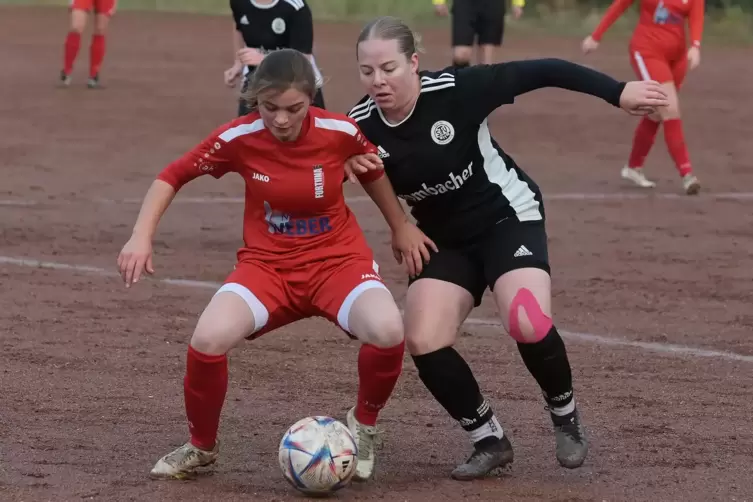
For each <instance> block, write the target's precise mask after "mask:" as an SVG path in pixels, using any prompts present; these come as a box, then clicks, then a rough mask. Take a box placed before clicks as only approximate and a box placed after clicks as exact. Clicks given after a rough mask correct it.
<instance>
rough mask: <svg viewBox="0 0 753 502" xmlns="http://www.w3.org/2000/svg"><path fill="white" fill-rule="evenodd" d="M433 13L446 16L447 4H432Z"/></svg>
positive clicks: (448, 12)
mask: <svg viewBox="0 0 753 502" xmlns="http://www.w3.org/2000/svg"><path fill="white" fill-rule="evenodd" d="M434 13H435V14H436V15H437V16H439V17H447V16H448V15H449V14H450V11H449V9H447V4H446V3H443V4H438V5H435V6H434Z"/></svg>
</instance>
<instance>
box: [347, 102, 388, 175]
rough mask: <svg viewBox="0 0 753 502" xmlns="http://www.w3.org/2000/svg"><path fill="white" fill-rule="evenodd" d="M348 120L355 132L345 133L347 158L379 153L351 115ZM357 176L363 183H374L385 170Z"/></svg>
mask: <svg viewBox="0 0 753 502" xmlns="http://www.w3.org/2000/svg"><path fill="white" fill-rule="evenodd" d="M347 121H348V122H349V123H350V124H351V125H352V126H353V128H354V130H355V133H354V134H345V135H343V136H345V140H344V144H343V154H344V155H345V159H346V160H347V159H349V158H350V157H353V156H354V155H363V154H366V153H374V154H375V153H377V151H378V150H377V147H376V146H374V144H373V143H372V142H371V141H369V140H368V139H367V138H366V136H364V134H363V132H361V129H360V128H359V127H358V124H357V123H356V121H355V120H353V119H352V118H350V117H347ZM356 176H357V177H358V181H360V182H361V184H362V185H368V184H369V183H372V182H374V181H376V180H378V179H379V178H381V177H382V176H384V171H383V170H379V171H369V172H367V173H364V174H358V175H356Z"/></svg>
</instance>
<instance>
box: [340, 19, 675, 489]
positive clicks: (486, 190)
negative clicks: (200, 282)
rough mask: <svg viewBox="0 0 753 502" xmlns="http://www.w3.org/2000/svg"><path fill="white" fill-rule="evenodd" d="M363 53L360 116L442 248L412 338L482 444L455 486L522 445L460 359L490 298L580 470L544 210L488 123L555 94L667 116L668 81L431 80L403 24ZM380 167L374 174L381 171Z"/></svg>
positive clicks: (471, 71)
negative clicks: (538, 95)
mask: <svg viewBox="0 0 753 502" xmlns="http://www.w3.org/2000/svg"><path fill="white" fill-rule="evenodd" d="M357 49H358V64H359V69H360V78H361V82H362V84H363V85H364V87H365V88H366V90H367V92H368V95H367V96H365V97H364V98H363V99H362V100H361V101H360V102H359V103H358V104H357V105H356V106H355V107H353V109H352V110H351V111H350V113H349V115H350V117H351V118H352V119H353V120H355V121H356V122H357V123H358V126H359V127H360V128H361V131H362V132H363V134H364V135H365V136H366V137H367V138H368V139H369V140H370V141H371V142H372V143H374V144H375V145H376V146H377V148H378V155H379V158H381V163H382V164H383V165H384V169H385V172H386V173H387V176H388V178H389V180H390V181H391V183H392V185H393V187H394V189H395V193H396V194H397V195H398V196H399V197H401V198H402V199H404V200H405V201H406V202H407V203H408V205H409V206H411V207H412V214H413V216H414V217H415V218H416V220H417V222H418V226H419V228H420V229H421V230H423V232H424V233H425V234H426V236H427V237H428V238H429V239H431V240H433V242H434V243H435V244H436V246H437V247H438V252H434V253H431V254H430V255H429V260H428V261H427V262H426V263H420V262H421V259H420V258H418V259H417V260H416V262H415V263H411V264H410V266H409V270H411V269H415V271H416V274H414V276H413V277H411V280H410V285H409V287H408V292H407V296H406V304H405V338H406V343H407V345H408V348H409V351H410V353H411V356H412V358H413V361H414V363H415V365H416V367H417V369H418V375H419V378H420V379H421V381H422V382H423V383H424V385H425V386H426V387H427V388H428V390H429V391H430V392H431V393H432V395H433V396H434V397H435V398H436V399H437V401H438V402H439V403H440V404H441V405H442V406H443V407H444V408H445V409H446V410H447V411H448V413H449V414H450V415H451V416H452V417H453V418H454V419H455V420H457V421H458V422H459V423H460V424H461V426H462V427H463V428H464V429H465V430H466V431H468V432H469V434H470V437H471V440H472V442H473V444H474V452H473V454H472V455H471V456H470V458H469V459H468V460H467V461H466V462H465V463H464V464H462V465H460V466H459V467H457V468H456V469H455V470H454V471H453V473H452V476H453V477H454V478H455V479H474V478H478V477H481V476H483V475H486V474H487V473H489V472H490V471H492V470H494V469H496V468H498V467H500V466H503V465H505V464H507V463H509V462H511V461H512V459H513V451H512V445H511V444H510V442H509V440H508V439H507V437H506V436H505V435H504V434H503V431H502V427H501V426H500V424H499V422H498V421H497V419H496V418H495V417H494V414H493V412H492V408H491V407H490V405H489V403H488V402H487V401H486V400H485V399H484V397H483V396H482V394H481V392H480V390H479V386H478V383H477V382H476V379H475V377H474V376H473V373H472V372H471V370H470V368H469V366H468V364H467V363H466V362H465V361H464V360H463V358H462V357H461V356H460V355H459V354H458V352H457V351H455V349H454V348H453V345H454V343H455V340H456V338H457V331H458V328H459V326H460V325H461V324H462V323H463V322H464V321H465V319H466V317H467V316H468V314H469V313H470V312H471V310H472V309H473V308H474V306H478V305H479V304H480V302H481V297H482V295H483V294H484V292H485V290H486V288H487V287H488V288H490V289H491V290H492V293H493V297H494V301H495V303H496V305H497V307H498V310H499V312H500V315H501V318H502V324H503V325H504V327H505V329H506V331H507V332H508V333H509V334H510V335H511V336H512V338H513V339H514V340H515V341H516V342H517V347H518V350H519V353H520V355H521V358H522V360H523V362H524V363H525V365H526V367H527V368H528V370H529V372H530V373H531V375H532V376H533V377H534V378H535V380H536V381H537V383H538V384H539V386H540V388H541V390H542V393H543V395H544V400H545V402H546V405H547V408H548V410H549V412H550V414H551V419H552V422H553V426H554V435H555V439H556V457H557V460H558V461H559V463H560V464H561V465H562V466H564V467H567V468H576V467H579V466H580V465H581V464H582V463H583V461H584V460H585V458H586V455H587V452H588V441H587V438H586V433H585V429H584V427H583V425H582V422H581V419H580V415H579V412H578V409H577V408H576V406H575V400H574V396H573V385H572V376H571V369H570V363H569V361H568V356H567V352H566V349H565V345H564V343H563V340H562V338H561V336H560V334H559V333H558V331H557V328H556V327H555V326H554V324H553V323H552V318H551V316H552V308H551V279H550V267H549V260H548V249H547V234H546V230H545V214H544V204H543V199H542V196H541V192H540V190H539V188H538V186H537V185H536V183H534V181H533V180H532V179H531V178H530V177H529V176H528V175H526V173H525V172H524V171H523V170H522V169H520V167H518V165H517V164H516V163H515V161H514V160H513V159H512V158H511V157H510V156H509V155H507V154H506V153H505V152H504V151H503V150H502V149H501V148H500V146H499V145H498V144H497V142H496V141H495V140H494V139H493V138H492V137H491V135H490V133H489V127H488V125H487V116H488V115H489V114H490V113H491V112H492V111H493V110H495V109H496V108H497V107H499V106H500V105H504V104H510V103H513V101H514V99H515V97H516V96H519V95H521V94H523V93H526V92H529V91H533V90H535V89H539V88H543V87H560V88H565V89H569V90H572V91H577V92H581V93H587V94H591V95H593V96H597V97H600V98H601V99H603V100H605V101H606V102H608V103H611V104H612V105H614V106H619V107H621V108H623V109H624V110H626V111H628V112H630V113H633V114H646V113H649V112H650V111H652V110H655V109H656V107H660V106H666V105H667V103H668V102H667V97H666V94H665V93H664V92H663V91H662V90H661V87H660V85H659V83H658V82H653V81H646V82H629V83H623V82H618V81H616V80H614V79H612V78H611V77H609V76H607V75H604V74H602V73H599V72H596V71H594V70H590V69H588V68H585V67H583V66H579V65H576V64H573V63H570V62H567V61H562V60H558V59H540V60H529V61H519V62H510V63H500V64H495V65H479V66H471V67H468V68H463V69H457V68H453V67H449V68H447V69H445V70H442V71H436V72H432V71H419V61H418V55H417V53H416V45H415V39H414V35H413V33H412V31H411V30H410V28H408V27H407V26H405V25H404V24H403V23H402V22H401V21H400V20H397V19H395V18H391V17H383V18H379V19H377V20H375V21H372V22H371V23H369V24H368V25H367V26H366V27H365V28H364V30H363V31H362V33H361V36H360V37H359V41H358V47H357ZM354 162H355V161H354ZM359 162H360V161H359ZM369 162H372V167H373V163H374V162H378V159H373V160H370V161H369ZM356 164H357V163H356ZM356 164H353V163H351V167H352V168H353V169H354V170H355V171H357V170H358V169H359V166H358V165H356ZM366 165H368V164H361V167H365V166H366ZM422 251H425V252H426V253H427V254H428V251H426V250H422Z"/></svg>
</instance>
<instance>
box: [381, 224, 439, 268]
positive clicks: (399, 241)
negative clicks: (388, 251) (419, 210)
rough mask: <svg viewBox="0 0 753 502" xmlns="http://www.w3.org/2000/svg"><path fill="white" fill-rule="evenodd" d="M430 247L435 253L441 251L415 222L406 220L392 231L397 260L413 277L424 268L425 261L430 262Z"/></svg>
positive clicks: (393, 249)
mask: <svg viewBox="0 0 753 502" xmlns="http://www.w3.org/2000/svg"><path fill="white" fill-rule="evenodd" d="M429 248H431V249H432V250H434V252H435V253H438V252H439V249H437V245H436V244H434V241H432V240H431V239H429V238H428V237H427V236H426V234H424V233H423V232H422V231H421V230H419V229H418V227H417V226H416V225H414V224H413V223H411V222H409V221H406V222H405V224H404V225H403V226H402V227H400V228H399V229H397V230H393V231H392V253H393V254H394V255H395V260H397V262H398V263H400V264H402V263H403V262H405V268H407V269H408V274H409V275H410V276H411V277H416V276H417V275H418V274H420V273H421V271H422V270H423V269H424V263H429V258H430V256H431V255H430V253H429Z"/></svg>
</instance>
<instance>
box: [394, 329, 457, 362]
mask: <svg viewBox="0 0 753 502" xmlns="http://www.w3.org/2000/svg"><path fill="white" fill-rule="evenodd" d="M427 328H428V329H427ZM457 334H458V330H457V329H452V328H451V327H450V328H448V327H445V328H444V329H433V328H429V327H425V328H418V329H413V330H411V331H406V332H405V346H406V347H407V348H408V352H409V353H410V355H412V356H422V355H424V354H430V353H432V352H436V351H437V350H440V349H443V348H445V347H452V346H453V345H454V344H455V341H456V340H457Z"/></svg>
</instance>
